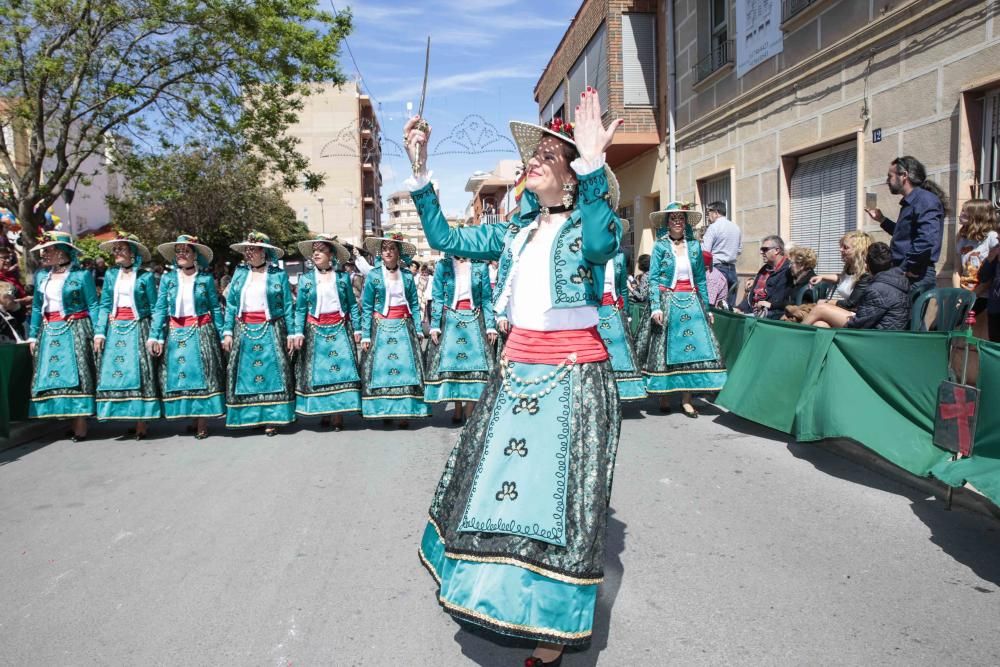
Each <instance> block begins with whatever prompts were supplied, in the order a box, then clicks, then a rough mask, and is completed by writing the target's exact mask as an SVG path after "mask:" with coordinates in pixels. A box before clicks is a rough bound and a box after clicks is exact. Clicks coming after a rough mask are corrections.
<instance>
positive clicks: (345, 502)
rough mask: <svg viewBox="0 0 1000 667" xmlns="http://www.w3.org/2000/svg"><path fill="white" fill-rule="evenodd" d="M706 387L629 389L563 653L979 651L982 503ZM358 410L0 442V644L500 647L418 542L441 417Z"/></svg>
mask: <svg viewBox="0 0 1000 667" xmlns="http://www.w3.org/2000/svg"><path fill="white" fill-rule="evenodd" d="M650 407H652V406H650ZM708 410H711V411H712V412H713V414H712V415H705V416H703V417H702V418H701V419H699V420H697V421H693V420H689V419H685V418H684V417H683V416H682V415H679V414H671V415H667V416H661V415H658V414H655V413H653V414H651V415H647V414H645V413H643V412H639V411H638V410H636V409H634V408H632V409H630V410H628V411H627V412H626V415H627V417H628V418H627V419H626V421H625V422H624V425H623V430H622V441H621V447H620V450H619V457H618V467H617V471H616V475H615V490H614V496H613V502H612V505H613V509H614V513H613V515H612V520H611V523H610V528H609V530H610V536H609V537H610V539H609V549H608V558H607V581H606V583H605V584H604V586H603V589H602V596H601V602H600V607H599V610H598V616H597V623H596V636H595V640H594V642H593V645H592V646H591V648H590V650H589V651H586V652H582V653H572V654H569V655H567V657H566V659H565V660H564V663H563V664H564V665H567V667H577V666H580V665H595V664H599V665H667V664H677V665H718V664H742V665H763V664H768V665H772V664H773V665H796V664H801V665H817V664H849V665H870V664H879V665H936V664H945V663H947V664H963V663H964V664H997V663H1000V638H997V636H996V627H997V619H998V618H1000V593H998V584H1000V558H998V556H997V554H1000V531H998V528H1000V523H997V522H995V521H993V520H991V519H988V518H986V517H983V516H980V515H977V514H972V513H968V512H965V511H961V510H955V511H951V512H948V511H945V510H944V506H943V504H942V503H941V502H939V501H936V500H933V499H928V498H926V497H924V496H922V495H921V494H920V493H917V492H915V491H913V490H912V489H910V488H909V487H906V486H902V485H900V484H897V483H895V482H893V481H889V480H888V479H886V478H883V477H881V476H879V475H877V474H875V473H873V472H870V471H868V470H866V469H864V468H862V467H860V466H858V465H856V464H854V463H852V462H850V461H847V460H846V459H843V458H840V457H838V456H836V455H834V454H832V453H829V452H826V451H823V450H822V449H820V448H818V447H816V446H805V445H803V446H800V445H796V444H794V443H793V444H788V443H787V441H786V440H784V439H783V438H782V437H780V434H775V433H774V432H770V431H766V430H764V429H761V428H759V427H757V426H755V425H753V424H750V423H747V422H744V421H742V420H739V419H736V418H734V417H730V416H728V415H720V414H719V413H718V411H716V410H714V409H713V408H707V409H706V411H708ZM359 423H360V422H359V420H357V419H349V420H348V427H349V429H352V430H347V431H345V432H343V433H339V434H337V433H323V434H317V433H315V432H313V431H311V430H298V431H295V432H294V435H283V436H281V437H278V438H265V437H263V435H262V434H256V433H254V434H246V435H239V436H236V437H214V438H211V439H209V440H206V441H197V440H194V439H193V438H191V437H189V436H186V435H182V434H178V432H179V430H180V427H179V426H174V425H171V426H169V427H168V428H169V429H170V430H169V431H168V432H163V430H162V429H164V428H165V427H164V426H162V425H157V429H156V431H157V432H156V436H157V437H156V438H155V439H152V440H149V441H145V442H134V441H119V440H115V439H113V436H114V435H116V434H117V433H118V432H120V430H121V428H123V427H121V426H107V425H102V426H99V427H97V428H95V429H94V431H93V434H94V435H95V439H94V440H91V441H88V442H85V443H80V444H76V445H74V444H71V443H69V442H67V441H59V442H55V443H51V444H48V443H34V444H32V445H29V446H27V447H22V448H20V449H15V450H10V451H7V452H5V453H2V454H0V464H2V465H0V564H2V569H0V600H2V601H3V602H2V605H0V663H2V664H7V665H19V666H31V665H44V666H56V665H274V666H284V665H406V666H409V665H434V666H441V665H464V664H481V665H520V664H522V660H523V657H524V656H525V655H527V653H528V651H526V650H525V648H524V645H521V644H518V643H516V642H512V641H507V642H503V643H498V642H496V641H494V637H493V636H486V635H485V634H481V633H478V632H469V631H466V630H462V629H461V628H460V626H459V625H457V624H456V623H455V622H454V621H452V620H451V618H450V617H449V616H447V615H446V614H444V613H443V612H442V611H441V610H440V608H439V607H438V605H437V603H436V601H435V598H434V586H433V581H432V579H431V577H430V576H429V575H428V574H427V573H426V572H425V571H424V569H423V568H422V567H421V565H420V563H419V561H418V559H417V556H416V548H417V542H418V539H419V536H420V534H421V531H422V529H423V526H424V521H425V517H426V514H425V512H426V506H427V504H428V502H429V500H430V496H431V493H432V491H433V489H434V486H435V484H436V482H437V478H438V474H439V472H440V469H441V467H442V465H443V463H444V460H445V458H446V456H447V453H448V450H449V448H450V447H451V445H452V442H453V439H454V437H455V432H454V431H453V430H452V429H451V428H450V427H449V426H448V425H447V418H446V417H445V416H444V415H443V414H441V412H440V410H439V413H438V416H437V417H435V419H434V420H433V421H432V422H431V423H429V424H426V425H423V426H421V427H419V428H415V429H413V430H411V431H409V432H405V431H404V432H400V431H393V430H384V429H382V428H381V425H379V426H378V427H375V428H373V429H370V430H356V429H357V428H358V427H359ZM313 426H315V424H314V422H313V421H309V422H306V423H305V424H304V425H303V428H306V427H307V428H309V429H311V428H312V427H313Z"/></svg>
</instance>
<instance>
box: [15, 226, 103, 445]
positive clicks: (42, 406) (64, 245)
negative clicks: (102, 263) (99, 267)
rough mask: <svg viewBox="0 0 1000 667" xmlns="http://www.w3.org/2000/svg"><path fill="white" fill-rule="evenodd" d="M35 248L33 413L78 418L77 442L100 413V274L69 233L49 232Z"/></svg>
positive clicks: (31, 343)
mask: <svg viewBox="0 0 1000 667" xmlns="http://www.w3.org/2000/svg"><path fill="white" fill-rule="evenodd" d="M40 241H41V243H39V244H38V245H36V246H35V247H34V248H32V250H33V251H34V252H38V253H41V257H42V264H43V265H44V268H42V269H41V270H39V271H38V272H36V273H35V294H34V296H33V298H32V304H31V325H30V326H29V328H28V344H29V346H30V348H31V353H32V355H33V356H34V358H35V371H34V376H33V377H32V380H31V404H30V406H29V410H28V414H29V416H31V417H34V418H38V419H60V418H66V417H71V418H72V419H73V431H72V434H71V438H72V440H73V442H79V441H81V440H84V439H85V438H86V437H87V417H89V416H90V415H92V414H94V382H95V374H96V373H95V368H94V347H93V340H94V325H95V324H96V323H97V315H98V309H99V304H98V301H97V288H96V286H95V285H94V275H93V274H92V273H91V272H90V271H87V270H85V269H82V268H80V265H79V264H78V263H77V258H78V256H79V252H80V251H79V249H78V248H77V247H76V246H74V245H73V243H72V237H71V236H70V235H69V234H67V233H65V232H45V233H44V234H43V235H42V238H41V239H40Z"/></svg>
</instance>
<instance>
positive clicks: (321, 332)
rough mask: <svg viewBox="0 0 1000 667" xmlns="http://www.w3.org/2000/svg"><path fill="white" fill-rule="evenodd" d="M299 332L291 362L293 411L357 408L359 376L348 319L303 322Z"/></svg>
mask: <svg viewBox="0 0 1000 667" xmlns="http://www.w3.org/2000/svg"><path fill="white" fill-rule="evenodd" d="M303 336H304V341H303V344H302V349H301V350H300V351H299V353H298V355H299V356H298V363H296V364H295V412H296V413H297V414H300V415H331V414H338V413H344V412H361V376H360V374H359V372H358V362H357V350H356V348H355V347H354V329H353V328H352V327H351V325H350V323H349V322H347V321H346V320H344V321H341V322H340V323H339V324H316V323H314V322H307V323H306V328H305V331H304V332H303Z"/></svg>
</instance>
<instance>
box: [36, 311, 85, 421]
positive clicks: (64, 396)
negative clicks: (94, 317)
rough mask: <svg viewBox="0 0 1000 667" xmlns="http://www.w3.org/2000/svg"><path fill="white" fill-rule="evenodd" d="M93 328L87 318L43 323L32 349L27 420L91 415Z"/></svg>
mask: <svg viewBox="0 0 1000 667" xmlns="http://www.w3.org/2000/svg"><path fill="white" fill-rule="evenodd" d="M93 340H94V327H93V325H92V324H91V322H90V318H89V317H85V318H83V319H79V320H66V321H61V322H45V321H43V322H42V331H41V333H40V334H39V336H38V344H37V345H36V347H35V370H34V375H33V377H32V379H31V403H30V405H29V406H28V416H29V417H32V418H35V419H58V418H64V417H89V416H90V415H92V414H94V409H95V408H94V385H95V380H94V378H95V375H96V366H95V363H94V348H93Z"/></svg>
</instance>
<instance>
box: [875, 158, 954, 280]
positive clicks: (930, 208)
mask: <svg viewBox="0 0 1000 667" xmlns="http://www.w3.org/2000/svg"><path fill="white" fill-rule="evenodd" d="M885 182H886V185H888V186H889V192H891V193H892V194H894V195H903V199H902V200H900V202H899V218H898V219H897V220H896V221H895V222H893V221H892V220H890V219H888V218H887V217H885V216H884V215H882V211H881V210H879V209H877V208H873V209H866V210H867V212H868V215H869V216H871V218H872V219H873V220H875V221H876V222H878V223H879V224H880V225H881V226H882V229H884V230H885V231H886V232H888V233H889V234H892V242H891V243H890V244H889V247H890V249H891V251H892V262H893V265H894V266H898V267H900V268H902V269H903V271H904V272H905V273H906V277H907V278H908V279H909V281H910V295H911V297H912V296H915V295H916V294H919V293H920V292H924V291H926V290H929V289H934V287H936V286H937V271H936V269H935V267H934V265H935V263H936V262H937V261H938V258H939V257H940V256H941V239H942V237H943V235H944V201H945V195H944V192H943V191H942V190H941V188H940V187H938V186H937V184H936V183H934V182H933V181H929V180H927V170H926V169H924V165H922V164H921V163H920V161H919V160H918V159H917V158H915V157H913V156H910V155H905V156H903V157H898V158H896V159H895V160H893V161H892V164H891V165H889V172H888V174H887V176H886V179H885Z"/></svg>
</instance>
